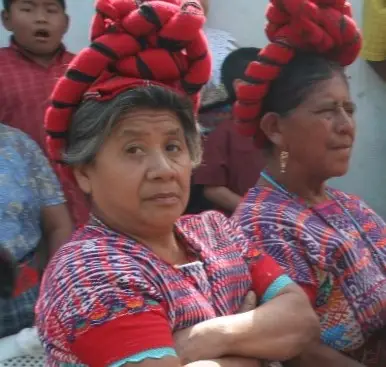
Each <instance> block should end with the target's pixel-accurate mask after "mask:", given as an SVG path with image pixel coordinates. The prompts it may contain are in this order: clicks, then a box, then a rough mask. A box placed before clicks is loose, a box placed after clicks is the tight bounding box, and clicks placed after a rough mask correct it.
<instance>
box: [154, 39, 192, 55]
mask: <svg viewBox="0 0 386 367" xmlns="http://www.w3.org/2000/svg"><path fill="white" fill-rule="evenodd" d="M157 46H158V47H159V48H163V49H165V50H168V51H170V52H177V51H181V50H183V49H184V48H186V46H187V42H186V41H177V40H172V39H170V38H163V37H159V38H158V40H157Z"/></svg>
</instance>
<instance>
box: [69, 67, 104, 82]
mask: <svg viewBox="0 0 386 367" xmlns="http://www.w3.org/2000/svg"><path fill="white" fill-rule="evenodd" d="M66 77H67V78H68V79H70V80H72V81H74V82H79V83H86V84H91V83H94V82H95V80H97V79H98V78H97V77H95V76H91V75H87V74H85V73H82V72H81V71H79V70H76V69H68V70H67V73H66Z"/></svg>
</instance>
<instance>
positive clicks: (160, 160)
mask: <svg viewBox="0 0 386 367" xmlns="http://www.w3.org/2000/svg"><path fill="white" fill-rule="evenodd" d="M147 176H148V179H149V180H164V181H167V180H171V179H173V178H174V177H175V169H174V168H173V162H172V161H171V160H170V159H169V158H168V157H167V156H166V154H165V153H163V152H160V151H157V152H154V153H153V154H152V155H151V156H150V157H149V168H148V174H147Z"/></svg>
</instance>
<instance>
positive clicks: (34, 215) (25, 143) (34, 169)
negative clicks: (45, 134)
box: [0, 123, 65, 261]
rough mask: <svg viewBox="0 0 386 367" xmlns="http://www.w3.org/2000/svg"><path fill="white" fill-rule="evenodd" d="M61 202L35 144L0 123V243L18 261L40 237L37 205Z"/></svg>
mask: <svg viewBox="0 0 386 367" xmlns="http://www.w3.org/2000/svg"><path fill="white" fill-rule="evenodd" d="M64 202H65V199H64V196H63V193H62V190H61V187H60V184H59V182H58V179H57V177H56V175H55V174H54V172H53V170H52V168H51V166H50V164H49V162H48V160H47V158H46V157H45V156H44V154H43V153H42V151H41V149H40V148H39V147H38V145H37V144H36V143H35V142H34V141H33V140H32V139H31V138H29V137H28V136H27V135H26V134H24V133H23V132H21V131H20V130H17V129H14V128H11V127H9V126H6V125H4V124H1V123H0V246H1V247H4V248H6V249H7V250H8V251H9V252H10V254H11V255H12V256H13V257H14V259H15V260H17V261H20V260H21V259H22V258H23V257H25V256H26V255H28V254H29V253H30V252H32V251H33V250H34V249H35V248H36V247H37V245H38V243H39V241H40V239H41V237H42V229H41V209H42V208H44V207H48V206H53V205H59V204H62V203H64Z"/></svg>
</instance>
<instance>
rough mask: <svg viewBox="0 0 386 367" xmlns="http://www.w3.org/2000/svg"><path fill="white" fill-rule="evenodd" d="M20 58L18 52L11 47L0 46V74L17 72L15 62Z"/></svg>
mask: <svg viewBox="0 0 386 367" xmlns="http://www.w3.org/2000/svg"><path fill="white" fill-rule="evenodd" d="M20 59H21V57H20V54H19V53H18V52H17V51H16V50H14V49H13V48H12V47H2V48H0V75H8V74H9V73H17V67H15V62H18V61H19V60H20Z"/></svg>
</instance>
